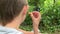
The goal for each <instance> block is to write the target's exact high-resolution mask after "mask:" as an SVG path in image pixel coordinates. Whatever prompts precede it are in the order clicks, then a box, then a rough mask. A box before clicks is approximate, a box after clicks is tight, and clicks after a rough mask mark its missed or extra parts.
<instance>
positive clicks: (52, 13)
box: [20, 0, 60, 34]
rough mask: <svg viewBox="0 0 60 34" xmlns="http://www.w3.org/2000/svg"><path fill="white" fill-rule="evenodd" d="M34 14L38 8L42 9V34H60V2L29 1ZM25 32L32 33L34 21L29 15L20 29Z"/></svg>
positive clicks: (49, 0)
mask: <svg viewBox="0 0 60 34" xmlns="http://www.w3.org/2000/svg"><path fill="white" fill-rule="evenodd" d="M28 3H29V6H30V9H29V10H28V11H29V12H32V11H33V10H34V8H35V7H36V6H37V7H39V8H40V13H41V15H42V19H41V22H40V25H39V29H40V32H41V33H49V34H60V0H28ZM20 28H21V29H23V30H26V31H31V30H32V29H33V27H32V20H31V17H30V16H29V15H28V14H27V17H26V20H25V21H24V22H23V24H22V25H21V27H20Z"/></svg>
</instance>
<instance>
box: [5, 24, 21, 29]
mask: <svg viewBox="0 0 60 34" xmlns="http://www.w3.org/2000/svg"><path fill="white" fill-rule="evenodd" d="M19 26H20V25H18V24H17V23H10V24H7V25H6V26H5V27H9V28H15V29H17V28H19Z"/></svg>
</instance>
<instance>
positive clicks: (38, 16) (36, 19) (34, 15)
mask: <svg viewBox="0 0 60 34" xmlns="http://www.w3.org/2000/svg"><path fill="white" fill-rule="evenodd" d="M29 14H30V16H31V18H32V21H33V29H34V34H39V31H38V25H39V22H40V19H41V14H40V13H39V12H38V11H33V12H31V13H29Z"/></svg>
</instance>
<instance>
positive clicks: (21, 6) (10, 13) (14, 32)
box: [0, 0, 41, 34]
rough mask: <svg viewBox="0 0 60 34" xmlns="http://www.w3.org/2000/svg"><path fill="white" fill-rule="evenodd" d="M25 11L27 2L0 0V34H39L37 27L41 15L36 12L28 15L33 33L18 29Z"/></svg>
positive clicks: (21, 0) (24, 0)
mask: <svg viewBox="0 0 60 34" xmlns="http://www.w3.org/2000/svg"><path fill="white" fill-rule="evenodd" d="M27 10H28V3H27V0H0V34H39V32H38V25H39V21H40V19H41V15H40V13H39V12H37V11H34V12H31V13H29V14H30V16H31V18H32V21H33V29H34V32H28V31H24V30H21V29H19V28H18V27H19V26H20V25H21V23H22V22H23V21H24V20H25V17H26V13H27ZM34 13H36V16H37V18H36V17H35V16H34Z"/></svg>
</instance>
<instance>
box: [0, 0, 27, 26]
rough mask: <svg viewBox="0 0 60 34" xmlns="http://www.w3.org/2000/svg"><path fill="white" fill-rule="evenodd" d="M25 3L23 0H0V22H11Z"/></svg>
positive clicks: (4, 23)
mask: <svg viewBox="0 0 60 34" xmlns="http://www.w3.org/2000/svg"><path fill="white" fill-rule="evenodd" d="M26 4H27V3H26V1H25V0H0V23H2V24H3V25H6V24H7V23H8V22H11V21H12V20H13V19H14V17H16V16H18V15H19V14H20V12H21V10H22V9H23V6H24V5H26Z"/></svg>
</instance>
